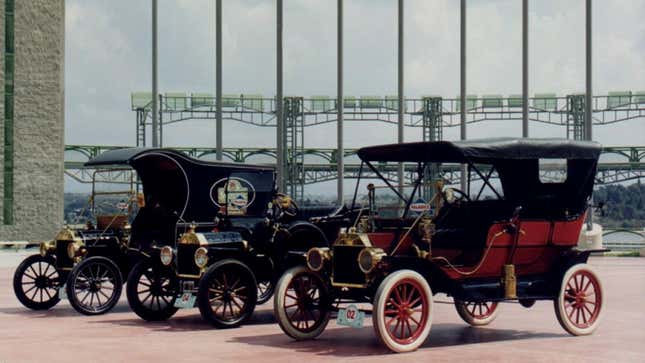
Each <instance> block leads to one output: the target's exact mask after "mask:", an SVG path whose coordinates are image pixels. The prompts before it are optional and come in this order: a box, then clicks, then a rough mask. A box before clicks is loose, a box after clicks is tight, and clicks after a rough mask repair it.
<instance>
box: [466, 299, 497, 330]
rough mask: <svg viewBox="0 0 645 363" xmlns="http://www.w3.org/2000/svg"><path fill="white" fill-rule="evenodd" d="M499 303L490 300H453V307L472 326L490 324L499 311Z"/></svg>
mask: <svg viewBox="0 0 645 363" xmlns="http://www.w3.org/2000/svg"><path fill="white" fill-rule="evenodd" d="M498 307H499V304H498V303H497V302H492V301H481V302H473V301H461V300H455V309H457V313H458V314H459V316H460V317H461V318H462V319H463V320H464V321H465V322H466V323H468V324H470V325H472V326H483V325H488V324H490V323H491V322H492V321H493V320H495V318H497V314H498V313H499V309H498Z"/></svg>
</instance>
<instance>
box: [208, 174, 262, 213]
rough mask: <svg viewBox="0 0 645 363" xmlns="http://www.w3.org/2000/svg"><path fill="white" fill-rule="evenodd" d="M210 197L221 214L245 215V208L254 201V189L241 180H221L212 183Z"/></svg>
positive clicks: (231, 178) (233, 178) (232, 178)
mask: <svg viewBox="0 0 645 363" xmlns="http://www.w3.org/2000/svg"><path fill="white" fill-rule="evenodd" d="M210 197H211V201H213V203H214V204H215V205H216V206H217V207H218V208H219V209H220V211H221V212H222V213H225V214H228V215H246V211H247V208H248V207H249V206H250V205H251V204H253V201H254V200H255V188H254V187H253V185H252V184H251V183H249V182H248V181H247V180H245V179H242V178H235V177H230V178H222V179H220V180H218V181H216V182H215V183H213V186H212V187H211V190H210Z"/></svg>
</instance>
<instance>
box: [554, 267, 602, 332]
mask: <svg viewBox="0 0 645 363" xmlns="http://www.w3.org/2000/svg"><path fill="white" fill-rule="evenodd" d="M603 302H604V296H603V291H602V284H601V283H600V279H598V276H597V275H596V273H595V272H594V270H593V269H592V268H591V266H589V265H587V264H586V263H583V264H577V265H573V266H572V267H571V268H569V270H567V272H566V273H565V274H564V278H563V279H562V286H561V287H560V293H559V294H558V297H557V298H556V300H555V301H554V302H553V305H554V307H555V315H556V317H557V318H558V321H559V322H560V325H561V326H562V327H563V328H564V330H566V331H567V332H569V334H571V335H588V334H591V333H592V332H593V331H594V330H595V329H596V328H597V327H598V322H599V321H600V316H601V312H602V305H603Z"/></svg>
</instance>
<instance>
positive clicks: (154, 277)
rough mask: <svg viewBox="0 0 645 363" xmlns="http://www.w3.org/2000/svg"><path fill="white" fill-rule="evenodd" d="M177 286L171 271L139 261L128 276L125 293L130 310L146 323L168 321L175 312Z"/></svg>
mask: <svg viewBox="0 0 645 363" xmlns="http://www.w3.org/2000/svg"><path fill="white" fill-rule="evenodd" d="M177 285H178V282H177V279H176V277H175V275H174V273H173V272H172V271H170V270H166V269H162V268H157V267H153V266H152V264H151V263H150V262H149V261H141V262H139V263H137V264H136V265H135V266H134V268H133V269H132V271H130V275H128V283H127V285H126V293H127V296H128V303H129V304H130V308H131V309H132V311H134V312H135V313H136V314H137V315H139V317H141V318H142V319H144V320H147V321H161V320H166V319H169V318H170V317H171V316H173V315H174V314H175V313H176V312H177V308H176V307H175V299H176V297H177Z"/></svg>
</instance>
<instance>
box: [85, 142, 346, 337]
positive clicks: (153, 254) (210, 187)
mask: <svg viewBox="0 0 645 363" xmlns="http://www.w3.org/2000/svg"><path fill="white" fill-rule="evenodd" d="M115 164H117V165H120V164H127V165H130V166H132V167H133V168H134V169H135V170H136V171H137V174H138V176H139V178H140V182H141V185H142V187H143V192H144V195H145V196H146V198H145V199H146V200H145V206H144V207H143V208H141V210H140V211H139V213H138V214H137V216H136V218H135V219H134V221H133V223H132V233H131V236H130V251H131V252H132V253H133V256H132V257H133V260H135V261H138V263H137V264H136V265H134V267H133V268H132V271H131V272H130V274H129V276H128V279H127V285H126V292H127V297H128V302H129V304H130V307H131V308H132V310H133V311H134V312H135V313H136V314H137V315H139V316H140V317H141V318H143V319H145V320H164V319H167V318H169V317H171V316H172V315H173V314H174V313H175V312H176V311H177V310H178V309H179V308H193V307H194V306H195V305H198V306H199V309H200V312H201V313H202V316H203V317H204V318H205V319H206V320H207V321H209V322H210V323H212V324H214V325H215V326H218V327H232V326H237V325H239V324H240V323H242V322H243V321H244V320H245V319H246V318H248V317H249V316H250V315H251V314H252V312H253V310H254V308H255V305H256V304H257V303H262V302H264V301H266V300H268V299H269V298H270V297H271V296H272V293H273V288H274V285H275V280H276V279H277V277H279V276H280V274H281V272H282V271H284V270H285V269H286V268H287V267H288V266H291V264H292V262H291V260H292V258H293V256H299V255H301V254H302V253H304V252H306V251H307V250H309V249H310V248H312V247H325V246H328V245H329V241H333V240H334V239H335V238H336V236H337V234H338V232H339V231H340V227H341V225H344V224H347V223H349V219H348V215H350V214H351V213H349V210H348V209H347V208H340V209H337V210H336V208H315V209H304V208H303V209H302V210H301V209H299V208H298V207H297V206H296V204H295V203H294V202H293V201H292V200H291V198H289V197H288V196H286V195H283V194H280V193H277V191H276V187H275V170H274V168H273V167H269V166H259V165H247V164H238V163H224V162H207V161H202V160H197V159H192V158H189V157H187V156H186V155H184V154H181V153H179V152H176V151H172V150H168V149H163V150H141V149H124V150H116V151H111V152H107V153H105V154H102V155H101V156H99V157H98V158H96V159H94V160H92V161H91V162H89V163H88V165H90V166H104V165H115ZM309 217H315V219H314V221H315V224H314V223H312V222H309V221H308V220H307V219H309Z"/></svg>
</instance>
